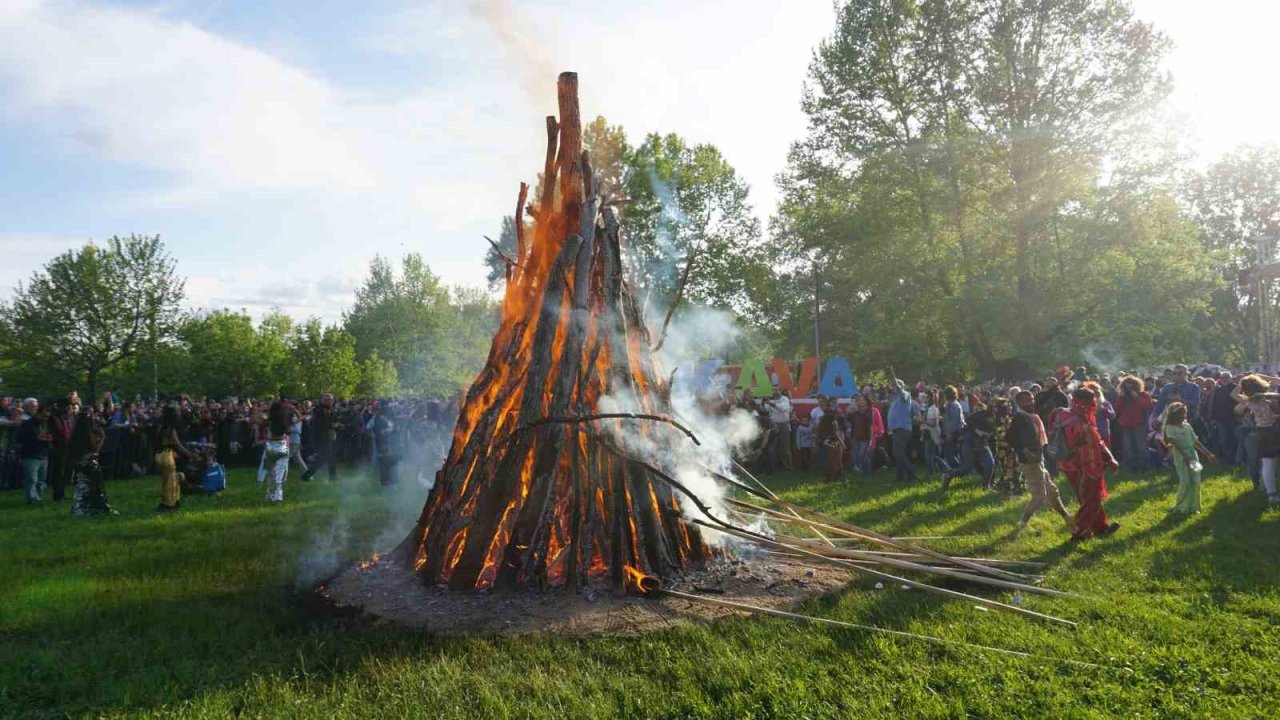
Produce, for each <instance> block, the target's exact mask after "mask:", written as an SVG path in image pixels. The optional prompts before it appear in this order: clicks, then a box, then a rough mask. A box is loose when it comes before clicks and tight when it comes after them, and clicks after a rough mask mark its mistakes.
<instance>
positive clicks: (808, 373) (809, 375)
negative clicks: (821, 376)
mask: <svg viewBox="0 0 1280 720" xmlns="http://www.w3.org/2000/svg"><path fill="white" fill-rule="evenodd" d="M773 371H774V372H775V373H777V375H778V384H779V385H781V386H782V389H783V390H786V391H787V392H789V393H791V397H793V398H803V397H809V395H810V393H812V392H813V385H814V379H815V378H816V377H817V375H818V358H806V359H805V361H804V362H803V363H801V365H800V380H799V381H797V382H792V380H791V368H790V366H788V365H787V361H786V360H783V359H782V358H774V359H773Z"/></svg>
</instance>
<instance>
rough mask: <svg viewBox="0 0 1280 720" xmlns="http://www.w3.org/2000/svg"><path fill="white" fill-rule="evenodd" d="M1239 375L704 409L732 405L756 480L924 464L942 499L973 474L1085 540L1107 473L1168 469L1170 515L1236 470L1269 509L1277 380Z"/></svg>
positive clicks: (1108, 525)
mask: <svg viewBox="0 0 1280 720" xmlns="http://www.w3.org/2000/svg"><path fill="white" fill-rule="evenodd" d="M1239 375H1241V373H1233V372H1231V371H1229V370H1227V369H1225V368H1222V367H1219V366H1201V367H1200V368H1199V370H1198V371H1196V372H1194V373H1193V372H1192V370H1191V369H1190V368H1188V367H1187V366H1186V365H1181V364H1179V365H1175V366H1172V367H1169V368H1164V369H1163V370H1161V371H1158V372H1138V371H1131V372H1125V373H1120V374H1118V375H1115V376H1112V375H1111V374H1109V373H1089V372H1088V370H1087V369H1086V368H1084V367H1077V368H1074V369H1073V368H1071V367H1069V366H1060V367H1058V368H1057V369H1056V370H1055V371H1054V372H1053V373H1052V374H1051V375H1049V376H1048V377H1045V378H1043V379H1040V380H1035V381H1028V382H1024V383H1010V382H992V383H985V384H980V385H976V386H966V385H963V384H957V385H947V386H941V385H930V384H927V383H924V382H920V383H917V384H915V385H914V386H913V387H912V388H909V387H908V386H907V384H906V383H905V382H903V381H902V380H900V379H898V378H896V377H894V376H893V374H892V371H890V372H889V380H888V382H885V383H882V384H880V385H866V386H863V387H862V388H860V389H859V391H858V392H857V393H855V394H854V396H853V397H852V398H849V399H848V400H845V399H836V398H828V397H825V396H818V397H817V398H816V404H815V405H814V407H812V408H811V409H809V408H807V407H806V409H805V410H803V411H798V408H799V407H800V406H801V405H805V406H807V405H809V404H810V401H809V400H807V399H797V400H794V401H793V400H792V398H790V397H789V396H788V395H787V393H786V392H785V391H784V390H782V389H780V388H778V387H776V386H775V388H774V390H773V395H772V397H768V398H763V399H761V398H756V397H755V396H753V395H752V394H751V393H750V392H749V391H746V390H743V391H741V392H740V394H739V395H738V396H737V397H735V398H732V399H731V401H722V402H721V403H720V404H719V405H718V406H716V403H715V402H709V403H708V405H709V406H710V408H711V409H712V410H718V411H720V412H724V411H727V410H729V409H730V408H731V407H737V408H741V409H744V410H746V411H747V412H749V413H751V414H753V416H754V417H755V418H756V419H757V422H758V424H759V427H760V431H761V439H760V442H759V443H758V444H757V445H755V446H753V447H752V448H751V449H750V450H749V452H748V453H747V455H748V457H747V458H745V459H746V460H747V461H749V462H752V463H755V464H756V466H757V469H758V470H759V471H761V472H764V473H769V472H774V471H778V470H791V469H793V468H799V469H801V470H806V471H807V470H810V469H814V470H816V471H818V472H820V473H822V474H823V475H824V476H825V477H826V479H827V480H828V481H831V482H840V481H843V480H844V479H845V477H846V473H847V472H853V473H855V474H869V473H872V472H875V471H876V470H878V469H879V468H882V467H884V468H887V467H888V466H889V465H892V466H893V468H894V473H895V477H896V479H897V480H899V481H902V482H911V481H914V480H916V479H917V477H918V474H919V473H918V468H920V467H923V468H924V469H925V471H926V472H927V473H928V474H929V475H930V476H934V477H937V478H938V482H939V485H940V488H941V489H942V490H943V491H945V490H946V489H947V488H948V487H949V486H950V484H951V483H952V482H953V481H956V480H958V479H960V478H963V477H965V476H967V475H970V474H972V473H977V474H978V475H980V477H981V478H982V480H981V482H982V486H983V487H984V488H987V489H989V490H992V491H996V492H1002V493H1006V494H1008V495H1022V494H1028V493H1029V495H1030V499H1029V500H1028V504H1027V506H1026V510H1025V512H1024V515H1023V518H1022V521H1021V523H1020V525H1019V529H1021V528H1022V527H1025V525H1026V523H1027V522H1028V521H1029V520H1030V519H1031V517H1032V516H1033V515H1034V514H1035V512H1036V511H1037V510H1039V509H1040V508H1042V507H1050V508H1052V509H1053V510H1054V511H1055V512H1057V513H1058V514H1059V515H1060V516H1062V517H1063V518H1064V519H1065V521H1066V524H1067V526H1068V527H1069V528H1070V529H1071V531H1072V534H1073V536H1074V537H1076V538H1079V539H1083V538H1087V537H1091V536H1094V535H1100V534H1110V533H1114V532H1115V531H1116V530H1117V529H1119V524H1118V523H1115V522H1111V521H1109V520H1108V519H1107V517H1106V513H1105V511H1104V510H1103V501H1104V500H1105V499H1106V497H1107V489H1106V479H1105V473H1106V471H1107V470H1108V469H1117V468H1119V467H1121V466H1124V467H1126V468H1127V469H1128V470H1130V471H1132V472H1135V473H1146V472H1149V471H1151V470H1153V469H1158V468H1165V469H1168V470H1171V471H1173V472H1174V473H1176V475H1177V477H1178V479H1179V490H1178V494H1177V498H1176V500H1175V502H1174V511H1175V512H1180V513H1194V512H1198V511H1199V510H1200V499H1199V498H1200V493H1199V484H1200V473H1201V470H1202V467H1203V463H1204V462H1205V461H1210V462H1212V461H1219V462H1222V463H1225V464H1227V465H1235V466H1241V467H1243V468H1246V469H1247V472H1248V473H1249V475H1250V477H1251V478H1252V479H1253V481H1254V485H1255V487H1256V488H1257V489H1258V490H1259V491H1260V492H1261V493H1264V494H1265V496H1266V498H1267V501H1268V502H1269V503H1271V504H1273V505H1280V491H1278V489H1277V484H1276V461H1277V460H1276V459H1277V457H1280V425H1277V424H1276V418H1277V411H1278V410H1280V395H1278V394H1277V393H1276V392H1275V391H1274V390H1275V388H1277V387H1280V378H1277V377H1271V376H1267V375H1262V374H1258V373H1254V374H1248V375H1245V376H1244V377H1239V379H1237V377H1238V376H1239ZM1060 474H1061V475H1064V476H1065V477H1066V479H1067V480H1068V482H1069V483H1070V484H1071V485H1072V486H1073V487H1074V489H1075V491H1076V497H1077V499H1078V500H1079V503H1080V508H1079V510H1078V511H1077V512H1076V513H1075V514H1074V515H1071V514H1069V513H1068V511H1067V509H1066V507H1065V506H1064V505H1063V503H1062V500H1061V498H1060V496H1059V493H1058V488H1057V485H1056V484H1055V480H1056V478H1057V477H1058V476H1059V475H1060Z"/></svg>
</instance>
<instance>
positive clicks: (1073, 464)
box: [1058, 387, 1120, 540]
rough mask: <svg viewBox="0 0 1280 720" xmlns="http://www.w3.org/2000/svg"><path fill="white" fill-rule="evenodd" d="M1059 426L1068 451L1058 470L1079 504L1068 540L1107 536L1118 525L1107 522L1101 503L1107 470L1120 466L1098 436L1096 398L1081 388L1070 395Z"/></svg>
mask: <svg viewBox="0 0 1280 720" xmlns="http://www.w3.org/2000/svg"><path fill="white" fill-rule="evenodd" d="M1058 423H1059V425H1058V426H1059V427H1061V428H1063V430H1064V432H1065V433H1066V436H1067V438H1066V439H1067V448H1068V449H1069V452H1068V453H1067V457H1066V458H1064V459H1063V460H1062V462H1060V463H1059V464H1058V467H1060V468H1061V469H1062V471H1063V472H1064V473H1066V475H1067V481H1068V482H1070V483H1071V486H1072V487H1074V488H1075V490H1076V498H1077V499H1078V500H1079V501H1080V509H1079V510H1078V511H1076V515H1075V532H1074V533H1073V534H1072V535H1071V538H1072V539H1073V540H1085V539H1087V538H1090V537H1093V536H1094V535H1110V534H1112V533H1114V532H1115V531H1117V530H1119V529H1120V523H1118V522H1108V521H1107V513H1106V511H1105V510H1104V509H1103V508H1102V501H1103V500H1106V499H1107V479H1106V471H1107V468H1113V469H1114V468H1117V467H1119V464H1118V463H1117V462H1116V460H1115V458H1114V457H1113V456H1112V455H1111V450H1110V449H1109V448H1107V446H1106V443H1104V442H1102V436H1101V435H1099V434H1098V396H1097V395H1096V394H1095V393H1094V392H1093V391H1092V390H1090V389H1089V388H1084V387H1082V388H1079V389H1077V390H1076V391H1075V392H1073V393H1071V409H1070V411H1069V413H1067V416H1066V417H1064V418H1062V419H1061V420H1059V421H1058Z"/></svg>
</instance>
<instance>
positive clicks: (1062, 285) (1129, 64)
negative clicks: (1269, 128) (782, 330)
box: [774, 0, 1192, 375]
mask: <svg viewBox="0 0 1280 720" xmlns="http://www.w3.org/2000/svg"><path fill="white" fill-rule="evenodd" d="M1167 47H1168V44H1167V42H1166V41H1165V39H1164V38H1163V37H1162V36H1161V35H1160V34H1159V33H1157V32H1156V31H1155V30H1154V29H1153V28H1152V27H1151V26H1150V25H1149V24H1147V23H1144V22H1141V21H1139V20H1137V19H1136V18H1134V16H1133V14H1132V10H1131V9H1130V7H1129V6H1128V4H1127V3H1124V2H1120V1H1119V0H872V1H871V2H847V3H844V4H842V5H841V6H840V7H839V8H838V11H837V24H836V29H835V32H834V33H833V35H832V36H831V37H830V38H829V39H828V40H826V41H824V42H823V43H822V44H821V46H820V47H819V49H818V51H817V52H816V54H815V58H814V62H813V64H812V66H811V68H810V82H809V84H808V85H807V87H806V93H805V97H804V101H803V106H804V110H805V111H806V113H807V114H808V115H809V122H810V130H809V134H808V137H806V138H805V139H804V140H803V141H801V142H800V143H797V144H796V145H795V147H794V148H793V151H792V155H791V161H790V165H789V168H788V171H787V173H786V174H785V176H784V178H783V182H782V189H783V193H784V199H783V202H782V204H781V207H780V210H779V216H778V217H777V218H775V221H774V228H775V231H776V232H777V233H779V234H780V237H779V238H778V239H779V241H780V242H785V243H790V244H791V245H793V246H794V247H796V248H798V249H800V250H801V251H804V250H808V251H811V252H812V253H813V257H814V258H815V263H816V268H815V269H816V270H817V274H818V275H819V277H825V278H829V280H824V281H822V282H819V283H818V284H817V285H816V286H817V287H819V288H820V289H826V286H827V284H832V285H834V286H835V287H833V288H832V289H831V290H832V292H834V293H835V295H834V296H831V295H829V296H828V297H829V298H831V297H834V298H836V299H838V302H839V306H838V311H833V312H832V313H830V315H831V325H830V326H829V330H830V332H829V333H828V337H830V338H831V339H832V341H833V342H835V343H838V344H839V345H841V346H843V347H842V349H844V350H853V351H854V352H855V354H857V355H858V356H859V357H860V358H861V359H862V360H863V361H864V362H868V363H869V364H872V365H877V364H882V363H883V364H889V363H894V364H895V366H896V367H897V368H898V369H903V368H904V367H913V368H919V369H924V368H926V367H928V368H934V369H938V370H941V371H943V372H948V373H961V372H970V371H972V370H974V369H979V370H981V371H982V372H983V373H984V374H992V375H994V374H1003V375H1009V374H1017V373H1020V372H1025V371H1026V369H1027V368H1028V366H1029V365H1030V364H1034V363H1041V362H1046V361H1052V360H1046V358H1051V357H1052V356H1054V355H1055V354H1057V355H1058V356H1063V354H1064V353H1069V354H1070V355H1072V356H1074V355H1075V354H1076V353H1077V352H1078V348H1074V349H1072V348H1071V346H1070V344H1069V343H1068V342H1067V338H1077V337H1080V336H1082V335H1085V334H1087V332H1086V331H1085V329H1084V327H1083V326H1086V325H1088V324H1089V323H1090V322H1092V321H1093V319H1094V318H1096V317H1097V316H1098V314H1099V313H1105V312H1108V311H1110V310H1111V309H1113V304H1114V303H1116V302H1119V297H1118V295H1116V294H1115V293H1110V294H1108V291H1107V289H1106V288H1099V287H1096V286H1089V287H1088V289H1087V291H1086V290H1085V286H1082V285H1081V282H1080V280H1081V278H1082V277H1085V276H1089V275H1090V273H1082V272H1080V270H1081V269H1082V268H1084V267H1086V266H1087V265H1086V264H1087V263H1089V262H1091V260H1090V258H1092V257H1093V256H1094V255H1095V254H1097V253H1110V252H1111V251H1112V250H1114V249H1115V248H1113V247H1100V246H1099V244H1098V243H1099V242H1100V240H1101V239H1103V238H1107V239H1109V241H1110V242H1113V243H1116V244H1118V246H1120V247H1121V248H1123V247H1124V246H1125V245H1126V243H1128V241H1127V239H1125V238H1122V237H1117V236H1116V235H1115V232H1113V231H1114V229H1115V223H1118V222H1119V217H1120V216H1119V215H1118V214H1116V213H1115V212H1114V211H1115V209H1116V208H1117V207H1122V206H1123V207H1126V208H1129V209H1130V210H1133V209H1141V210H1142V211H1151V212H1164V205H1162V204H1161V203H1160V202H1156V201H1153V200H1149V199H1147V198H1148V196H1149V195H1150V193H1151V192H1152V191H1153V190H1154V188H1153V187H1152V186H1151V184H1150V183H1147V184H1145V185H1144V184H1143V183H1141V182H1139V183H1131V184H1127V185H1124V186H1122V185H1121V184H1119V183H1112V184H1110V185H1108V182H1107V178H1104V177H1103V169H1104V167H1106V166H1107V165H1108V164H1111V165H1115V164H1117V163H1120V162H1123V160H1124V159H1125V153H1123V152H1121V150H1122V146H1123V145H1124V144H1125V143H1127V142H1130V141H1132V139H1133V138H1134V137H1135V136H1136V135H1137V134H1138V133H1139V132H1140V131H1141V130H1142V129H1143V127H1144V120H1145V119H1146V118H1147V117H1148V116H1149V114H1150V112H1151V110H1152V109H1153V108H1154V107H1155V106H1156V105H1157V104H1158V103H1159V102H1160V101H1161V100H1162V99H1163V98H1164V96H1165V95H1166V94H1167V90H1168V77H1167V75H1166V74H1165V73H1163V72H1162V71H1161V70H1160V62H1161V61H1162V58H1163V57H1164V55H1165V53H1166V51H1167ZM1135 172H1137V170H1136V168H1135V169H1131V170H1130V171H1129V172H1128V173H1127V174H1124V177H1125V178H1126V179H1132V178H1133V177H1134V175H1135ZM1139 174H1140V173H1139ZM1122 190H1123V191H1125V192H1129V193H1131V197H1127V198H1123V197H1118V196H1117V193H1118V192H1121V191H1122ZM1180 227H1181V226H1180ZM1170 232H1171V233H1173V236H1174V237H1175V238H1176V242H1177V243H1179V247H1180V248H1181V249H1184V250H1186V251H1191V249H1192V247H1191V246H1187V245H1186V237H1185V235H1184V234H1181V232H1180V231H1178V232H1174V231H1173V230H1170ZM1158 240H1161V241H1163V239H1158ZM1130 249H1131V251H1132V252H1137V249H1136V246H1135V247H1131V248H1130ZM1100 296H1101V297H1100ZM811 298H812V295H811ZM1012 328H1017V332H1010V329H1012ZM895 355H897V356H898V357H897V358H895V357H894V356H895ZM903 355H905V356H906V359H907V361H906V362H904V360H903V357H902V356H903Z"/></svg>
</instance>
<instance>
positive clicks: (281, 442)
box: [263, 400, 297, 503]
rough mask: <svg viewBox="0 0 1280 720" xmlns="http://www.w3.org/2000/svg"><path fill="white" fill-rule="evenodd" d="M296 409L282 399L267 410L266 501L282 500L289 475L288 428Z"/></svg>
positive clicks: (265, 451)
mask: <svg viewBox="0 0 1280 720" xmlns="http://www.w3.org/2000/svg"><path fill="white" fill-rule="evenodd" d="M296 412H297V411H295V410H294V409H293V406H292V405H290V404H289V403H287V402H285V401H283V400H277V401H275V402H274V403H271V408H270V409H269V410H267V442H266V447H265V448H263V453H264V458H265V459H264V462H265V463H266V468H267V502H271V503H278V502H284V481H285V478H286V477H288V475H289V455H290V449H289V429H290V426H292V424H293V416H294V415H295V414H296Z"/></svg>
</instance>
